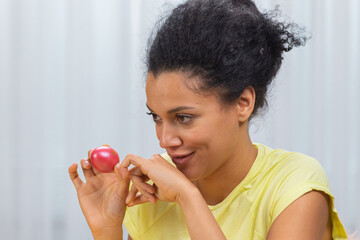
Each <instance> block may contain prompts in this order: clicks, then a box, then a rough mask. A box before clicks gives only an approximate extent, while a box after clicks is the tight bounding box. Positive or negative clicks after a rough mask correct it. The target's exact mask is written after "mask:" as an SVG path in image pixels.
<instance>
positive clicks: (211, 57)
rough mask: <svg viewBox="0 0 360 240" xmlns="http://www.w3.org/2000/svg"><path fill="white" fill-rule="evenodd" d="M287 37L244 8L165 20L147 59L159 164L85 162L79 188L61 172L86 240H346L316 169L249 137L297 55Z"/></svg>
mask: <svg viewBox="0 0 360 240" xmlns="http://www.w3.org/2000/svg"><path fill="white" fill-rule="evenodd" d="M293 30H296V25H292V24H289V25H285V24H283V23H281V22H278V21H276V20H274V18H273V16H272V15H271V14H262V13H260V12H259V11H258V9H257V7H256V6H255V4H254V3H253V2H252V1H251V0H233V1H231V0H223V1H219V0H189V1H187V2H185V3H183V4H181V5H179V6H178V7H177V8H176V9H174V10H173V12H172V14H171V15H170V16H169V17H168V18H167V19H166V20H165V22H164V23H163V24H162V26H161V27H160V29H159V30H158V32H157V34H156V36H155V38H154V40H153V41H152V43H151V45H150V48H149V51H148V58H147V60H148V62H147V63H148V76H147V80H146V96H147V107H148V109H149V113H148V114H149V115H151V116H152V117H153V120H154V122H155V128H156V134H157V137H158V139H159V142H160V146H161V147H162V148H164V149H165V150H166V153H165V154H163V155H158V154H156V155H154V156H153V157H152V158H151V159H144V158H142V157H139V156H136V155H132V154H129V155H127V156H126V157H125V159H124V160H123V161H122V163H121V164H118V165H117V166H116V167H115V169H114V171H115V173H114V174H103V173H100V172H98V171H97V170H96V169H94V168H92V166H91V164H90V162H89V159H82V161H81V166H82V169H83V171H84V176H85V178H86V183H84V182H83V181H82V180H81V179H80V178H79V176H78V174H77V164H73V165H72V166H70V168H69V174H70V177H71V179H72V181H73V183H74V185H75V188H76V190H77V194H78V198H79V202H80V206H81V208H82V211H83V213H84V215H85V218H86V220H87V222H88V224H89V226H90V229H91V231H92V234H93V236H94V239H122V225H123V224H124V225H125V227H126V228H127V230H128V232H129V239H189V238H191V239H226V238H227V239H346V233H345V231H344V228H343V226H342V224H341V222H340V220H339V218H338V215H337V213H336V210H335V208H334V199H333V196H332V194H331V192H330V190H329V185H328V181H327V177H326V174H325V173H324V171H323V169H322V167H321V166H320V165H319V163H318V162H317V161H316V160H315V159H313V158H311V157H308V156H306V155H303V154H300V153H292V152H287V151H285V150H279V149H275V150H274V149H271V148H269V147H267V146H264V145H262V144H253V143H252V142H251V139H250V136H249V132H248V125H249V120H250V119H251V118H252V117H253V116H255V114H256V113H257V112H258V110H259V109H260V108H261V107H263V106H264V105H266V99H265V96H266V92H267V87H268V85H269V84H270V83H271V81H272V80H273V78H274V77H275V75H276V73H277V71H278V69H279V68H280V66H281V62H282V54H283V52H284V51H289V50H291V48H292V47H294V46H299V45H303V44H304V43H305V40H306V38H305V37H302V36H301V35H300V34H297V33H294V31H293ZM89 153H90V152H89ZM130 164H132V165H133V166H135V167H134V168H132V169H129V166H130ZM149 180H150V182H149ZM130 186H131V187H130Z"/></svg>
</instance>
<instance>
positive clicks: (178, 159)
mask: <svg viewBox="0 0 360 240" xmlns="http://www.w3.org/2000/svg"><path fill="white" fill-rule="evenodd" d="M194 153H195V152H192V153H190V154H187V155H170V154H169V156H170V157H171V160H172V161H173V163H175V165H176V166H180V165H184V164H185V163H187V162H188V161H190V159H191V158H192V157H193V156H194Z"/></svg>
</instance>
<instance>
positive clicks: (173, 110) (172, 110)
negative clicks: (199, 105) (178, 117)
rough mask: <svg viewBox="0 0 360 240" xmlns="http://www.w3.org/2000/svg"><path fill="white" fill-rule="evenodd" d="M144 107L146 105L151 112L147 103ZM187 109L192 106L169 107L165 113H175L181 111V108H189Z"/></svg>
mask: <svg viewBox="0 0 360 240" xmlns="http://www.w3.org/2000/svg"><path fill="white" fill-rule="evenodd" d="M146 107H147V108H148V109H149V110H150V111H151V112H154V111H153V110H152V109H151V108H150V107H149V106H148V105H147V104H146ZM189 109H194V107H189V106H179V107H176V108H173V109H170V110H169V111H167V114H172V113H175V112H180V111H182V110H189Z"/></svg>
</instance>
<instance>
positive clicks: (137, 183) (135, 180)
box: [131, 176, 156, 203]
mask: <svg viewBox="0 0 360 240" xmlns="http://www.w3.org/2000/svg"><path fill="white" fill-rule="evenodd" d="M131 181H132V182H133V184H134V185H135V186H136V188H137V189H138V190H139V192H141V194H142V195H144V196H145V197H146V198H147V199H149V200H150V202H152V203H155V202H156V197H155V195H154V194H152V193H150V192H148V191H147V188H145V187H143V183H144V182H143V180H142V179H141V177H137V176H134V177H132V178H131ZM145 184H147V183H145ZM147 185H149V184H147Z"/></svg>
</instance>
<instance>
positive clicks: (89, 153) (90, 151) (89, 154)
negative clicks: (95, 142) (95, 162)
mask: <svg viewBox="0 0 360 240" xmlns="http://www.w3.org/2000/svg"><path fill="white" fill-rule="evenodd" d="M93 150H94V149H90V150H89V151H88V158H89V159H90V157H91V153H92V151H93Z"/></svg>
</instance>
